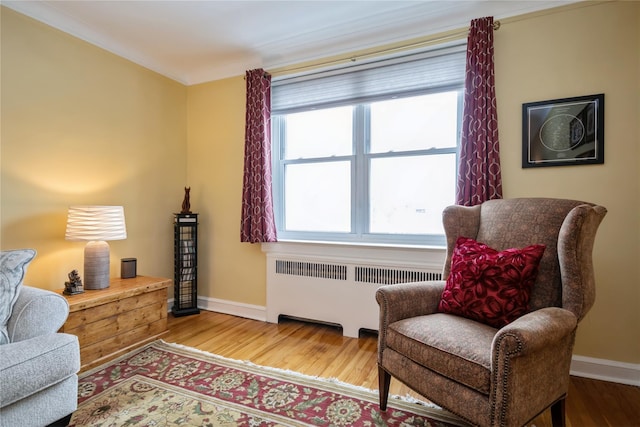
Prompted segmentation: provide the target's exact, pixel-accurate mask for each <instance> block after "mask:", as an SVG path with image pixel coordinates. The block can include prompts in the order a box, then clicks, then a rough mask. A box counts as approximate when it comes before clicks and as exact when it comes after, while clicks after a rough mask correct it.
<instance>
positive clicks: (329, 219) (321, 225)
mask: <svg viewBox="0 0 640 427" xmlns="http://www.w3.org/2000/svg"><path fill="white" fill-rule="evenodd" d="M350 177H351V166H350V162H325V163H306V164H295V165H288V166H287V167H286V171H285V194H286V200H285V228H286V230H288V231H324V232H327V231H333V232H347V233H348V232H350V231H351V178H350Z"/></svg>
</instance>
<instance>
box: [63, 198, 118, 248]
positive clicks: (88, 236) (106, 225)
mask: <svg viewBox="0 0 640 427" xmlns="http://www.w3.org/2000/svg"><path fill="white" fill-rule="evenodd" d="M126 238H127V228H126V225H125V222H124V208H123V207H122V206H70V207H69V214H68V217H67V231H66V233H65V239H66V240H71V241H96V240H123V239H126Z"/></svg>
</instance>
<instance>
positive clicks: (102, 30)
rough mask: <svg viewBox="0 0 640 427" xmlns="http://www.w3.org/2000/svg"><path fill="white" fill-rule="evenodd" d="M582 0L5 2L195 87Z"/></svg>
mask: <svg viewBox="0 0 640 427" xmlns="http://www.w3.org/2000/svg"><path fill="white" fill-rule="evenodd" d="M576 1H579V0H548V1H547V0H527V1H525V0H498V1H493V0H468V1H466V0H446V1H438V0H422V1H403V0H397V1H383V0H374V1H368V0H351V1H337V0H335V1H334V0H323V1H306V0H289V1H271V0H264V1H243V0H236V1H204V0H201V1H185V0H183V1H108V0H102V1H95V0H74V1H60V0H56V1H25V0H22V1H8V0H3V1H2V4H3V5H4V6H7V7H9V8H11V9H14V10H16V11H18V12H20V13H23V14H25V15H28V16H30V17H32V18H35V19H37V20H39V21H42V22H44V23H46V24H48V25H51V26H53V27H55V28H58V29H60V30H62V31H64V32H67V33H69V34H72V35H74V36H76V37H78V38H80V39H83V40H86V41H88V42H90V43H92V44H95V45H97V46H100V47H102V48H104V49H106V50H108V51H110V52H113V53H115V54H117V55H120V56H122V57H124V58H127V59H129V60H131V61H133V62H135V63H137V64H139V65H142V66H144V67H146V68H149V69H151V70H153V71H156V72H158V73H160V74H163V75H165V76H167V77H169V78H172V79H174V80H177V81H179V82H181V83H184V84H187V85H191V84H197V83H202V82H205V81H211V80H216V79H220V78H224V77H229V76H237V75H242V74H244V72H245V70H248V69H252V68H258V67H263V68H265V69H267V70H269V69H274V68H279V67H283V66H287V65H291V64H295V63H300V62H304V61H309V60H314V59H319V58H323V57H328V56H332V55H339V54H341V53H347V52H353V51H357V50H362V49H367V48H370V47H375V46H380V45H384V44H388V43H394V42H399V41H403V40H408V39H412V38H418V37H424V36H428V35H430V34H435V33H440V32H443V31H448V30H452V29H459V28H464V27H466V26H468V25H469V22H470V21H471V19H473V18H479V17H483V16H493V17H494V18H495V19H504V18H507V17H510V16H514V15H520V14H523V13H528V12H533V11H537V10H542V9H547V8H551V7H556V6H561V5H564V4H568V3H574V2H576Z"/></svg>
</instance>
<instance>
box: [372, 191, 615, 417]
mask: <svg viewBox="0 0 640 427" xmlns="http://www.w3.org/2000/svg"><path fill="white" fill-rule="evenodd" d="M606 212H607V211H606V209H605V208H603V207H601V206H596V205H593V204H591V203H585V202H580V201H574V200H561V199H543V198H527V199H510V200H492V201H488V202H485V203H483V204H482V205H478V206H474V207H462V206H450V207H448V208H446V209H445V211H444V213H443V222H444V228H445V233H446V237H447V257H446V262H445V265H444V270H443V280H442V281H431V282H419V283H407V284H397V285H388V286H383V287H380V288H379V289H378V291H377V294H376V299H377V301H378V304H379V305H380V331H379V338H378V371H379V382H380V407H381V408H382V409H383V410H385V409H386V406H387V398H388V392H389V385H390V380H391V377H392V376H393V377H394V378H396V379H398V380H400V381H401V382H403V383H404V384H406V385H407V386H409V387H411V388H412V389H413V390H415V391H416V392H418V393H420V394H421V395H423V396H425V397H426V398H427V399H429V400H431V401H432V402H434V403H436V404H438V405H440V406H442V407H444V408H445V409H448V410H449V411H451V412H453V413H455V414H457V415H459V416H460V417H462V418H464V419H465V420H466V421H468V422H470V423H472V424H474V425H479V426H509V427H511V426H521V425H524V424H525V423H527V422H528V421H530V420H532V419H533V418H535V417H536V416H537V415H539V414H540V413H542V412H543V411H545V410H546V409H547V408H549V407H551V415H552V421H553V424H554V426H558V425H560V426H563V425H564V422H565V421H564V420H565V414H564V412H565V410H564V408H565V404H564V402H565V397H566V395H567V390H568V387H569V368H570V364H571V355H572V349H573V344H574V339H575V334H576V329H577V325H578V322H580V320H582V318H584V316H585V315H586V314H587V312H588V311H589V309H590V308H591V306H592V305H593V303H594V299H595V284H594V273H593V265H592V248H593V244H594V239H595V235H596V230H597V228H598V226H599V224H600V222H601V220H602V218H603V217H604V216H605V214H606ZM461 237H462V239H461ZM465 238H466V239H465ZM469 244H471V246H466V247H463V245H469ZM469 248H471V249H469ZM512 248H518V249H522V248H528V249H524V250H523V251H522V252H518V251H515V252H514V251H512V250H511V249H512ZM541 250H544V251H543V252H541ZM483 251H485V252H483ZM487 254H488V255H487ZM478 257H479V258H478ZM505 259H506V260H507V263H506V266H505V265H503V266H502V267H505V268H506V270H504V271H502V273H503V274H504V276H505V277H506V276H514V277H520V279H521V280H522V283H519V284H516V285H517V286H516V287H518V286H523V287H526V288H527V289H528V298H524V299H523V298H522V295H516V294H509V293H507V294H505V295H503V297H504V298H503V300H502V301H499V300H500V295H499V292H500V291H498V294H492V292H494V291H492V290H491V289H489V290H487V289H486V288H482V287H481V286H480V285H478V287H479V288H478V289H475V294H474V293H469V292H468V291H469V289H466V290H467V292H464V288H462V289H461V288H456V287H455V286H456V283H455V282H456V280H460V281H464V278H465V277H467V278H468V277H475V276H474V275H476V274H477V275H479V276H478V277H480V276H481V274H480V273H478V272H477V271H475V270H474V268H476V267H478V265H480V267H478V268H484V267H486V265H485V266H484V267H483V266H482V265H481V264H482V263H484V262H489V263H490V262H492V261H491V260H503V261H504V260H505ZM532 259H533V260H534V261H537V262H539V264H537V262H529V261H531V260H532ZM487 260H489V261H487ZM523 260H524V261H523ZM452 261H453V266H452ZM499 262H500V261H498V263H499ZM514 265H521V266H523V267H522V268H521V269H520V270H515V271H516V272H515V273H514V272H513V271H511V270H510V269H511V267H513V266H514ZM536 267H537V268H536ZM452 269H455V270H456V271H455V272H453V271H452ZM465 269H470V270H472V271H470V272H469V271H465ZM496 271H498V273H496ZM536 273H537V274H536ZM483 274H485V276H490V277H489V279H487V277H484V278H480V279H479V281H480V282H482V281H483V280H485V281H487V280H488V281H489V282H492V281H493V282H496V283H498V281H499V280H502V279H501V277H503V276H501V274H500V269H499V268H498V269H497V270H496V269H495V268H489V269H487V270H485V273H483ZM520 275H522V276H520ZM461 278H463V279H461ZM447 279H449V280H447ZM474 280H475V279H474ZM512 284H513V283H512ZM476 285H477V283H476V284H474V287H475V286H476ZM498 286H502V285H501V284H500V283H498ZM489 287H490V286H489ZM523 289H524V288H523ZM445 290H447V292H443V291H445ZM511 291H513V290H511ZM511 291H509V292H511ZM487 294H490V295H494V297H495V298H493V299H492V300H491V301H489V300H484V301H482V298H480V297H482V296H485V297H486V296H487ZM474 295H475V297H474ZM456 298H457V300H456ZM474 298H479V302H478V301H471V300H473V299H474ZM527 299H528V301H527ZM460 300H462V302H463V303H464V304H466V306H464V307H463V308H462V309H460V306H456V304H457V303H456V301H460ZM496 300H498V301H497V302H496ZM464 304H463V305H464ZM496 304H497V307H501V305H500V304H502V307H503V308H505V310H506V311H507V312H510V315H511V317H509V316H506V317H507V318H505V317H504V316H502V317H501V316H500V315H495V314H494V313H493V310H494V308H496ZM518 304H521V305H522V304H524V308H522V307H520V309H514V306H517V305H518ZM487 306H488V307H489V308H487ZM479 307H480V308H479ZM478 308H479V309H478ZM475 309H477V310H475ZM474 310H475V311H474ZM497 310H498V311H499V309H497ZM452 313H453V314H452ZM478 313H480V315H479V316H478ZM483 313H485V314H487V318H483V317H482V314H483Z"/></svg>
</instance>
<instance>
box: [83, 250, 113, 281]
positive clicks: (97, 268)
mask: <svg viewBox="0 0 640 427" xmlns="http://www.w3.org/2000/svg"><path fill="white" fill-rule="evenodd" d="M108 287H109V244H108V243H107V242H104V241H102V240H100V241H97V242H89V243H87V246H85V248H84V288H85V289H90V290H93V289H105V288H108Z"/></svg>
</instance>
